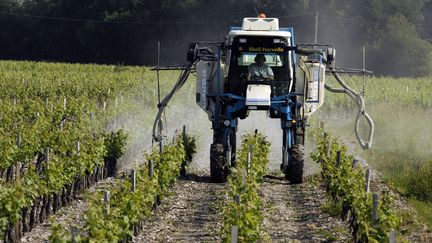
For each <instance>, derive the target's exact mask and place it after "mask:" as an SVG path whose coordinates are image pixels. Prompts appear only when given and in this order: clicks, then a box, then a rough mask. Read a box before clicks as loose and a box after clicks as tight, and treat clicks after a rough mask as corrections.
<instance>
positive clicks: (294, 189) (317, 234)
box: [260, 172, 350, 242]
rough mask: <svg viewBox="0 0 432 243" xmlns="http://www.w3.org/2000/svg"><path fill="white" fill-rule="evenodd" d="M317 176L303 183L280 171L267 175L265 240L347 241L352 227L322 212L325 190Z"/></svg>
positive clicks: (264, 195)
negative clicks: (285, 178) (287, 176)
mask: <svg viewBox="0 0 432 243" xmlns="http://www.w3.org/2000/svg"><path fill="white" fill-rule="evenodd" d="M312 178H314V177H313V176H309V177H308V178H306V182H305V183H303V184H300V185H291V184H289V183H288V182H287V181H286V180H284V176H283V175H282V174H280V173H276V172H273V173H272V175H269V176H266V177H265V179H264V183H263V184H262V186H261V189H260V193H261V195H262V201H263V214H264V221H263V232H264V233H265V234H266V235H265V236H264V241H270V242H323V241H335V242H347V241H349V240H350V236H349V231H348V227H347V226H346V223H344V222H342V221H341V220H339V219H337V218H334V217H331V216H329V215H328V214H325V213H323V212H322V209H321V206H322V203H324V202H325V200H324V196H325V191H323V190H322V189H321V188H320V187H319V186H318V185H317V184H316V183H315V182H314V181H313V179H312Z"/></svg>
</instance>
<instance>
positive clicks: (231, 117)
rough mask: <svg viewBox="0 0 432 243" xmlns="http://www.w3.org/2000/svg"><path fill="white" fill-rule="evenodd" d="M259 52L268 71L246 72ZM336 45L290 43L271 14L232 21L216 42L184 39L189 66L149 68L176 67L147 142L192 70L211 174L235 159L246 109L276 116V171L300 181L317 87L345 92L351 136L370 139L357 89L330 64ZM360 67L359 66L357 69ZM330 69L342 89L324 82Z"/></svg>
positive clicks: (319, 94) (290, 33)
mask: <svg viewBox="0 0 432 243" xmlns="http://www.w3.org/2000/svg"><path fill="white" fill-rule="evenodd" d="M259 56H260V57H262V58H263V61H265V62H264V63H265V64H264V65H266V68H267V69H271V73H272V74H273V75H272V76H269V77H265V76H263V75H261V77H259V76H255V77H254V78H252V77H251V73H250V72H251V71H250V70H251V65H256V64H255V63H256V61H257V57H259ZM335 57H336V51H335V49H334V48H333V47H332V46H331V45H318V44H295V42H294V30H293V28H281V27H279V20H278V19H277V18H262V17H257V18H254V17H251V18H244V19H243V23H242V26H241V27H231V28H230V31H229V33H228V35H227V36H226V37H225V38H224V40H223V41H222V42H195V43H191V44H190V45H189V48H188V52H187V61H188V65H184V66H178V67H176V68H173V67H161V66H159V65H158V66H157V67H156V68H154V70H157V71H159V70H167V69H169V70H171V69H181V70H182V72H181V74H180V77H179V79H178V80H177V82H176V84H175V86H174V88H173V90H172V91H171V92H170V93H169V94H168V95H167V96H166V97H165V98H164V99H163V100H162V101H160V102H159V104H158V106H159V112H158V115H157V117H156V120H155V123H154V126H153V139H154V141H158V142H159V141H161V140H162V134H161V132H160V130H161V126H162V125H161V124H162V122H161V121H162V120H161V117H162V113H163V110H164V108H165V107H166V105H167V104H168V102H169V100H170V99H171V98H172V96H173V95H174V94H175V92H176V91H177V90H178V89H180V88H181V86H182V85H183V84H184V83H185V82H186V81H187V79H188V77H189V74H190V73H192V72H195V73H196V103H197V105H198V106H199V107H200V108H201V109H202V110H203V111H204V112H205V113H206V114H207V116H208V119H209V120H210V121H211V123H212V129H213V143H212V144H211V145H210V174H211V178H212V181H214V182H224V181H225V180H226V178H227V175H228V173H229V168H230V167H231V166H235V164H236V137H237V134H236V133H237V129H238V122H239V119H246V118H247V117H248V115H249V113H250V112H251V111H256V110H264V111H266V112H267V115H268V117H269V118H271V119H280V128H281V130H282V131H281V132H282V134H283V136H282V137H283V147H282V159H281V170H282V172H283V173H284V174H285V178H286V179H287V180H289V182H290V183H293V184H298V183H302V182H303V165H304V160H305V152H304V142H305V134H306V127H307V125H308V118H309V117H310V116H311V114H313V113H314V112H315V111H317V110H318V109H319V108H320V107H321V106H322V105H323V103H324V90H325V89H327V90H329V91H332V92H337V93H346V94H347V95H348V96H349V97H351V98H352V99H353V100H354V101H355V102H356V103H357V105H358V107H359V115H358V116H357V120H356V126H355V128H356V129H355V130H356V135H357V138H358V141H359V143H360V144H361V145H362V147H363V148H369V147H370V146H371V144H372V136H373V121H372V119H371V118H370V116H369V115H368V114H367V113H366V112H365V111H364V100H363V98H362V96H361V95H360V94H359V93H358V92H356V91H354V90H353V89H351V88H350V87H348V86H347V85H346V83H345V82H344V81H343V80H342V78H341V76H340V75H339V73H340V72H347V70H343V69H340V68H336V67H335ZM363 71H364V70H363ZM326 73H331V74H333V75H334V76H335V78H336V80H337V81H338V82H339V83H340V84H341V86H342V88H334V87H330V86H329V85H327V84H326V83H325V77H326ZM361 117H364V118H365V120H366V121H367V124H369V126H370V129H369V138H368V141H367V142H365V141H363V140H362V139H361V138H360V134H359V133H358V126H359V121H360V118H361Z"/></svg>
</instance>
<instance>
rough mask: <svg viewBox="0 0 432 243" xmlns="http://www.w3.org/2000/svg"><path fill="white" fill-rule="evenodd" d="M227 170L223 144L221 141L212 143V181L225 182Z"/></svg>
mask: <svg viewBox="0 0 432 243" xmlns="http://www.w3.org/2000/svg"><path fill="white" fill-rule="evenodd" d="M227 171H228V170H227V166H226V164H225V157H224V146H223V144H221V143H213V144H212V145H210V176H211V180H212V182H216V183H220V182H225V181H226V179H227V174H228V173H227Z"/></svg>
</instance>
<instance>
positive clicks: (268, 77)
mask: <svg viewBox="0 0 432 243" xmlns="http://www.w3.org/2000/svg"><path fill="white" fill-rule="evenodd" d="M254 61H255V63H252V64H250V65H249V67H248V75H247V80H251V81H272V80H273V79H274V74H273V70H272V69H271V67H270V66H269V65H267V64H265V61H266V58H265V56H264V54H263V53H258V54H257V55H256V56H255V59H254Z"/></svg>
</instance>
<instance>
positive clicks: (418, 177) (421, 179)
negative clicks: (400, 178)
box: [406, 161, 432, 202]
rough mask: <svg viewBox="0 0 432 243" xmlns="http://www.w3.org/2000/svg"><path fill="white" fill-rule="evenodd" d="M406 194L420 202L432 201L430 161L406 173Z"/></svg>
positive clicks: (431, 163)
mask: <svg viewBox="0 0 432 243" xmlns="http://www.w3.org/2000/svg"><path fill="white" fill-rule="evenodd" d="M407 174H408V175H407V177H406V178H407V179H408V182H407V184H406V185H407V194H408V195H410V196H413V197H415V198H416V199H419V200H422V201H430V202H431V201H432V161H431V162H429V163H425V164H422V165H419V166H418V167H417V168H412V169H410V170H409V171H408V172H407Z"/></svg>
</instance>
